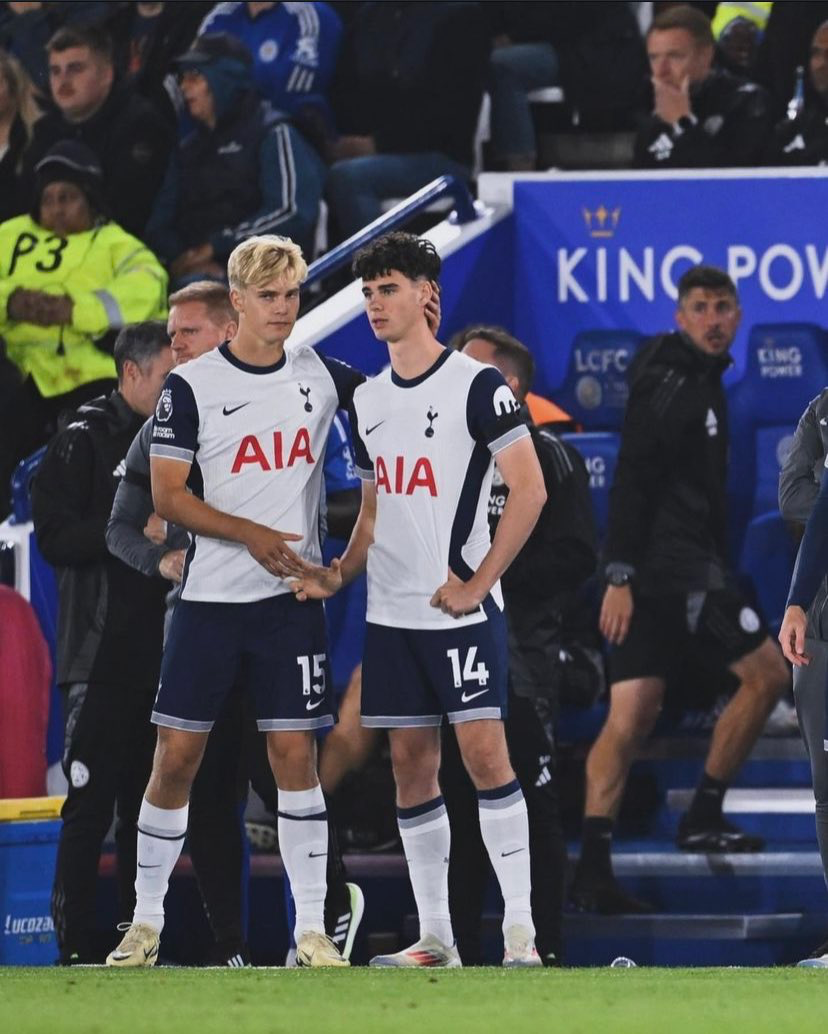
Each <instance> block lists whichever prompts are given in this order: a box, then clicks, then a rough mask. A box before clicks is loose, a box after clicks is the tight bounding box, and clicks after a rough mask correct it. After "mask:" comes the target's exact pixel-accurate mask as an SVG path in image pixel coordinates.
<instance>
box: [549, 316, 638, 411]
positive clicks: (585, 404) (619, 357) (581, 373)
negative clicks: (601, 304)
mask: <svg viewBox="0 0 828 1034" xmlns="http://www.w3.org/2000/svg"><path fill="white" fill-rule="evenodd" d="M643 340H644V335H643V334H640V333H639V332H638V331H637V330H585V331H583V332H582V333H580V334H578V335H577V336H576V337H575V340H574V341H573V342H572V349H571V352H570V355H569V361H568V362H567V367H566V376H565V378H564V381H563V384H562V385H561V386H560V388H558V389H556V390H555V392H554V395H553V397H554V399H555V401H556V402H557V403H558V405H560V406H562V407H563V408H564V409H565V410H566V411H567V412H568V413H571V414H572V417H573V419H574V420H575V421H576V422H577V423H579V424H581V425H582V426H583V428H584V429H585V430H587V431H617V430H619V429H620V427H621V424H622V422H623V419H624V407H625V406H626V404H627V394H628V390H627V367H628V366H629V364H630V360H631V359H632V357H633V356H634V355H635V353H636V351H637V350H638V348H639V346H640V345H641V342H642V341H643Z"/></svg>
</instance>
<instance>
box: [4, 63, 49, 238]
mask: <svg viewBox="0 0 828 1034" xmlns="http://www.w3.org/2000/svg"><path fill="white" fill-rule="evenodd" d="M40 114H41V113H40V108H38V106H37V104H36V102H35V99H34V95H33V92H32V84H31V80H30V79H29V77H28V76H27V75H26V73H25V72H24V71H23V68H22V66H21V65H20V62H19V61H18V60H17V59H16V58H14V57H12V56H11V54H6V53H4V52H3V51H2V50H0V222H2V221H3V220H4V219H10V218H11V217H12V216H13V215H17V214H18V213H20V212H25V210H26V201H27V199H26V198H24V196H23V189H22V185H21V177H20V171H21V167H22V160H23V152H24V150H25V149H26V146H27V144H28V143H29V140H30V139H31V135H32V129H33V127H34V124H35V122H36V121H37V120H38V119H39V118H40Z"/></svg>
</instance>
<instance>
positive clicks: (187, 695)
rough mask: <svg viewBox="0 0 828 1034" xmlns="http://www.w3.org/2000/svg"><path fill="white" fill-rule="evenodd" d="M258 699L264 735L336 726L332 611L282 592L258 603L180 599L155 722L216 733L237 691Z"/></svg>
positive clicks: (172, 623)
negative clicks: (328, 621) (328, 622)
mask: <svg viewBox="0 0 828 1034" xmlns="http://www.w3.org/2000/svg"><path fill="white" fill-rule="evenodd" d="M237 685H239V686H243V687H244V688H245V689H246V690H247V691H248V692H249V693H250V694H251V695H252V697H253V700H254V702H255V707H256V721H257V724H258V727H259V731H260V732H290V731H294V730H303V729H324V728H326V727H327V726H330V725H333V724H334V722H335V720H336V719H335V705H334V701H333V691H332V689H331V678H330V668H329V665H328V644H327V635H326V631H325V613H324V610H323V608H322V604H321V603H320V602H319V601H314V600H312V601H309V602H307V603H300V602H299V601H298V600H297V599H296V597H295V596H294V595H293V593H290V592H288V593H282V594H281V595H279V596H272V597H270V598H268V599H264V600H256V601H255V602H253V603H201V602H196V601H193V600H179V601H178V603H177V604H176V606H175V610H174V611H173V616H172V619H171V621H170V630H169V634H168V635H167V642H166V644H165V646H164V658H163V661H162V663H161V680H160V682H159V684H158V694H157V696H156V698H155V707H154V708H153V712H152V721H153V723H154V724H155V725H164V726H167V727H168V728H171V729H184V730H186V731H188V732H209V731H210V730H211V729H212V728H213V723H214V722H215V720H216V718H217V717H218V714H219V711H220V710H221V707H222V705H223V703H224V700H225V698H226V697H227V695H228V694H229V693H230V691H231V690H232V689H233V687H234V686H237Z"/></svg>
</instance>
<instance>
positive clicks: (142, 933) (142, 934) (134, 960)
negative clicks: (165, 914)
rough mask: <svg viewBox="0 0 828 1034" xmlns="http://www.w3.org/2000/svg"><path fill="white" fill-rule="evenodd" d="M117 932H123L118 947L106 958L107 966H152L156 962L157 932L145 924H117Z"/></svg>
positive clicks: (158, 937)
mask: <svg viewBox="0 0 828 1034" xmlns="http://www.w3.org/2000/svg"><path fill="white" fill-rule="evenodd" d="M118 929H119V930H125V931H126V933H125V934H124V938H123V940H122V941H121V943H120V944H119V945H118V947H117V948H116V949H115V950H114V951H111V952H110V953H109V954H108V955H107V957H106V964H107V966H123V967H127V966H154V965H155V963H156V962H157V961H158V945H159V943H160V940H161V938H160V935H159V933H158V931H157V930H156V929H155V928H154V927H152V926H147V924H146V923H119V924H118Z"/></svg>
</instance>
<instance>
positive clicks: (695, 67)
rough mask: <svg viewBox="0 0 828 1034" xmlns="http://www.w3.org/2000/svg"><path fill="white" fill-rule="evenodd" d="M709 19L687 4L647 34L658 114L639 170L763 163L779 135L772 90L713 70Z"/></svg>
mask: <svg viewBox="0 0 828 1034" xmlns="http://www.w3.org/2000/svg"><path fill="white" fill-rule="evenodd" d="M714 46H715V44H714V40H713V32H712V30H711V28H710V21H709V19H708V18H707V17H706V15H704V14H702V12H701V11H699V10H697V9H696V8H694V7H689V6H687V5H684V4H682V5H680V6H678V7H670V8H668V9H667V10H666V11H663V12H662V13H661V14H659V15H658V17H657V18H656V19H655V21H654V22H653V24H652V26H651V28H650V31H649V32H648V34H647V56H648V57H649V59H650V70H651V72H652V84H653V112H652V115H650V117H649V118H648V119H646V120H645V122H644V123H643V124H642V126H641V128H640V129H639V131H638V134H637V136H636V140H635V159H634V164H635V166H636V168H639V169H641V168H647V169H670V168H673V169H686V168H721V167H727V166H743V165H753V164H756V163H757V162H758V161H759V159H760V156H761V154H762V151H763V149H764V147H765V142H766V140H767V138H768V136H769V134H770V132H771V115H770V106H769V102H768V97H767V95H766V93H765V91H764V90H763V89H762V88H761V87H759V86H757V85H756V84H755V83H751V82H747V81H745V80H743V79H737V78H735V77H734V76H732V75H730V73H729V72H725V71H723V70H722V69H716V68H714V67H713V55H714Z"/></svg>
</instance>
